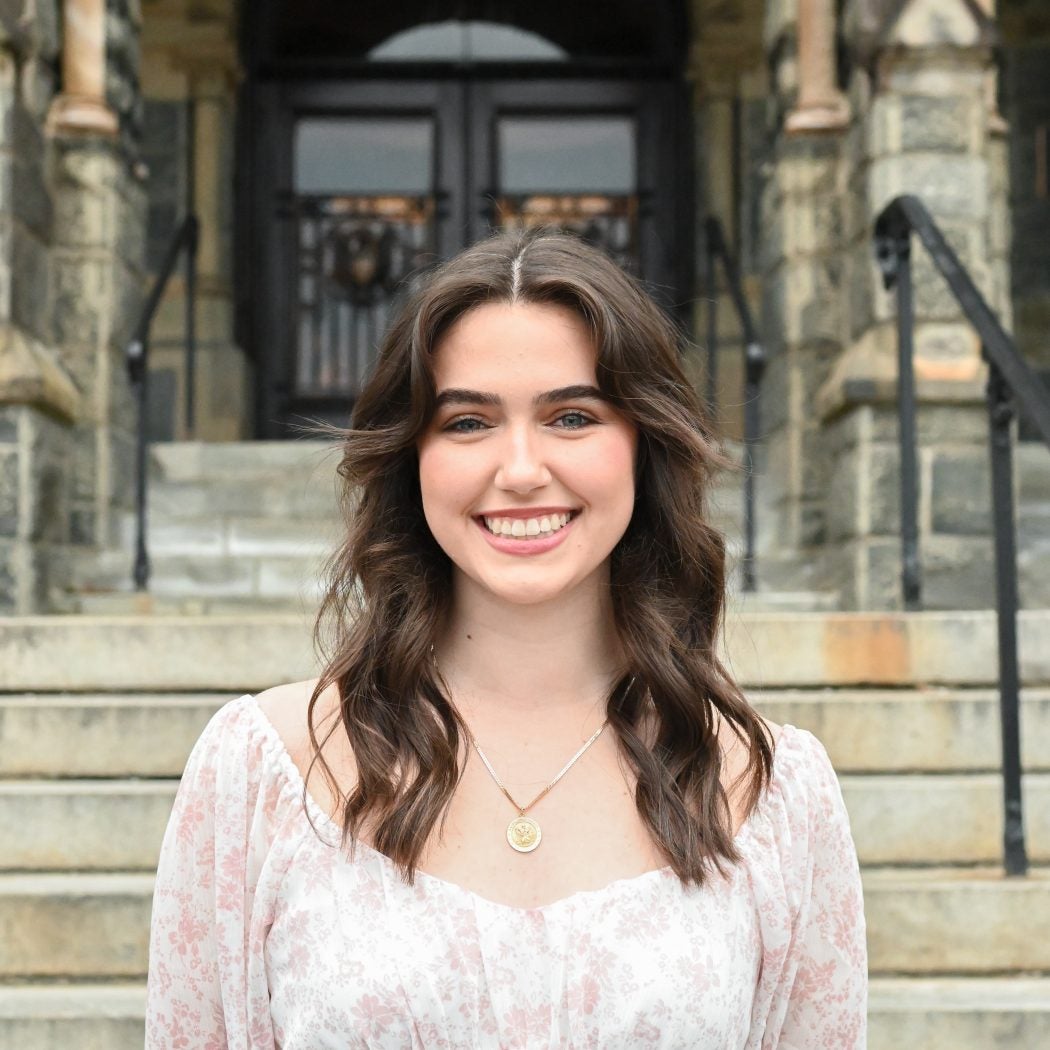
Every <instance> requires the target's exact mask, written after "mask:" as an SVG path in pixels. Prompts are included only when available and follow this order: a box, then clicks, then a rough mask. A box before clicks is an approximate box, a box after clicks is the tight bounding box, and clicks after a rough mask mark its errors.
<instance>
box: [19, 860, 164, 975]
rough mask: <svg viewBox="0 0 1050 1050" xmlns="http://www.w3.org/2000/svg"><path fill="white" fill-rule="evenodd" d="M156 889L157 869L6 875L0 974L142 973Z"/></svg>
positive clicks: (144, 969) (143, 971)
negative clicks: (145, 872)
mask: <svg viewBox="0 0 1050 1050" xmlns="http://www.w3.org/2000/svg"><path fill="white" fill-rule="evenodd" d="M152 893H153V876H152V875H137V874H134V875H132V874H127V873H121V874H105V875H102V874H83V873H76V874H64V873H63V874H54V873H51V874H32V875H0V931H2V934H3V935H2V936H0V979H7V980H9V979H11V978H15V977H18V978H37V977H72V978H80V979H83V978H90V979H99V978H118V977H142V976H144V975H145V973H146V957H147V952H148V948H149V916H150V903H151V899H152Z"/></svg>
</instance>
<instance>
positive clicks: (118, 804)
mask: <svg viewBox="0 0 1050 1050" xmlns="http://www.w3.org/2000/svg"><path fill="white" fill-rule="evenodd" d="M840 779H841V783H842V791H843V796H844V798H845V800H846V807H847V809H848V810H849V814H850V823H851V826H852V828H853V837H854V841H855V842H856V844H857V852H858V854H859V856H860V861H861V864H865V865H887V864H907V865H937V864H939V865H944V864H982V863H983V864H994V863H996V862H997V861H998V860H999V859H1000V858H1001V856H1002V782H1001V778H1000V777H998V776H995V775H993V774H987V773H981V774H974V775H963V776H959V775H950V776H881V777H872V776H863V775H861V776H857V775H851V774H843V775H842V776H841V778H840ZM176 786H177V784H176V781H175V780H0V843H3V850H2V852H0V871H5V870H6V871H54V870H61V871H113V870H124V871H153V870H155V869H156V866H157V858H158V856H159V851H160V844H161V840H162V838H163V836H164V828H165V827H166V825H167V821H168V815H169V813H170V812H171V806H172V802H173V801H174V797H175V790H176ZM1024 800H1025V815H1026V825H1027V829H1026V830H1027V833H1028V836H1027V846H1028V855H1029V857H1030V858H1031V859H1032V860H1033V861H1034V862H1036V863H1050V775H1045V774H1039V775H1036V774H1031V775H1028V776H1027V777H1026V778H1025V783H1024Z"/></svg>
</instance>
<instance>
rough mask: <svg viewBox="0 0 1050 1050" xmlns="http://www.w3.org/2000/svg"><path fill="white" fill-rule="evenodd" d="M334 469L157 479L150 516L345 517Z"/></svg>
mask: <svg viewBox="0 0 1050 1050" xmlns="http://www.w3.org/2000/svg"><path fill="white" fill-rule="evenodd" d="M336 483H337V478H336V475H335V473H334V472H328V471H321V470H315V471H313V472H310V473H308V474H306V476H302V475H296V474H292V475H290V476H288V477H279V478H266V477H264V478H252V477H249V478H247V479H242V478H224V479H222V480H219V481H167V480H159V481H153V482H152V483H151V485H150V488H149V497H148V500H149V521H150V523H151V524H156V523H159V522H170V521H178V520H180V519H183V518H205V517H208V516H209V515H212V514H217V515H219V516H221V517H224V518H234V517H250V518H274V519H280V520H287V519H289V518H294V519H299V520H302V521H304V523H305V522H308V521H338V520H339V519H340V511H339V502H338V490H337V487H336Z"/></svg>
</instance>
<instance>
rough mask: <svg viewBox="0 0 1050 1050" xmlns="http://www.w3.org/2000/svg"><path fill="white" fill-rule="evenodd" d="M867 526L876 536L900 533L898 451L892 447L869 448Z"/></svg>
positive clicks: (897, 534)
mask: <svg viewBox="0 0 1050 1050" xmlns="http://www.w3.org/2000/svg"><path fill="white" fill-rule="evenodd" d="M869 456H870V458H869V460H868V464H869V470H870V474H869V477H868V486H869V487H868V492H869V493H870V500H871V503H870V506H869V507H868V523H869V528H870V531H871V533H872V534H873V535H876V536H880V535H881V536H899V535H900V534H901V498H900V474H901V471H900V450H899V449H898V448H894V447H893V446H892V445H883V444H879V445H872V447H871V451H870V453H869Z"/></svg>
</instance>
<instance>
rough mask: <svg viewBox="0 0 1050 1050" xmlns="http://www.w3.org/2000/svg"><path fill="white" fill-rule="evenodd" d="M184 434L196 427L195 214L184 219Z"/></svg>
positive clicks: (198, 227) (197, 231)
mask: <svg viewBox="0 0 1050 1050" xmlns="http://www.w3.org/2000/svg"><path fill="white" fill-rule="evenodd" d="M186 224H187V225H186V278H185V280H186V302H185V310H186V317H185V327H186V434H187V436H188V437H193V435H194V432H195V431H196V429H197V418H196V398H195V396H194V395H195V394H196V390H197V248H198V246H199V243H200V236H199V234H200V223H199V222H198V221H197V217H196V216H195V215H190V216H189V217H188V218H187V220H186Z"/></svg>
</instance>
